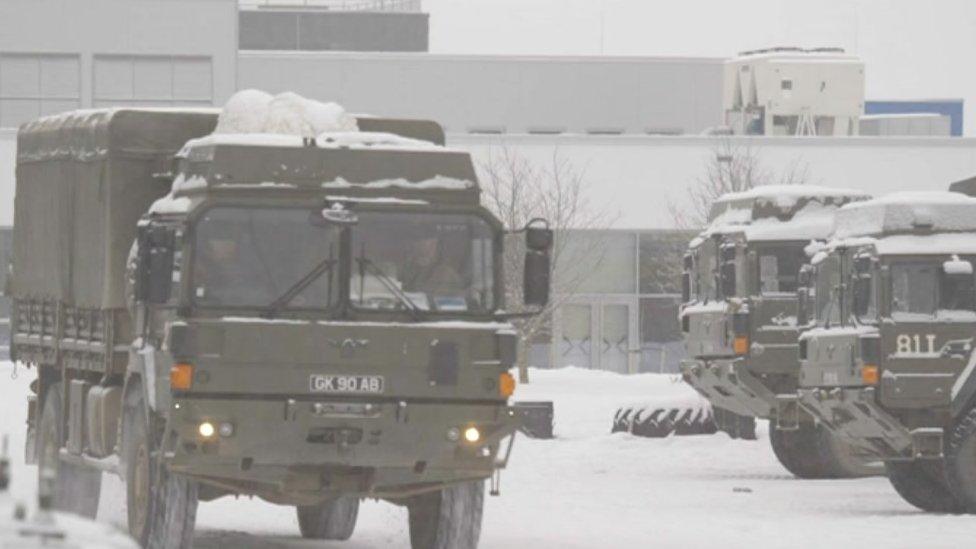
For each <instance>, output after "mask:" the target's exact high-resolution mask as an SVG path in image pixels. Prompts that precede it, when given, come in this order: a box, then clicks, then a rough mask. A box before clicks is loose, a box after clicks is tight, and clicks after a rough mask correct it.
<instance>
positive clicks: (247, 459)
mask: <svg viewBox="0 0 976 549" xmlns="http://www.w3.org/2000/svg"><path fill="white" fill-rule="evenodd" d="M280 98H281V96H279V98H275V101H278V99H280ZM284 99H285V100H286V101H285V103H286V105H285V106H284V108H281V109H278V111H279V113H280V112H284V113H285V114H286V115H287V114H288V113H292V114H294V112H296V109H294V108H291V107H290V106H289V105H287V99H288V98H287V97H286V98H284ZM291 99H292V100H293V101H292V103H295V102H296V101H297V103H296V104H298V106H299V107H300V108H298V109H297V110H298V111H301V109H303V108H305V107H307V105H305V104H304V103H302V101H305V102H307V100H301V101H298V100H295V98H294V96H293V97H292V98H291ZM241 104H243V105H244V107H245V112H243V113H242V112H237V113H236V114H235V115H236V116H238V117H243V118H244V119H247V115H248V112H247V108H248V101H243V102H241ZM266 106H267V105H265V107H266ZM275 109H276V107H275V105H274V104H272V108H271V109H270V111H269V112H270V113H271V114H269V116H273V115H274V111H275ZM265 110H268V109H265ZM313 110H314V109H313ZM265 114H267V113H265ZM224 116H228V117H229V118H230V117H231V116H230V114H229V113H228V109H227V108H225V109H224V111H223V112H222V113H218V111H212V112H208V111H192V110H150V109H110V110H94V111H77V112H72V113H66V114H63V115H59V116H54V117H48V118H43V119H40V120H37V121H35V122H32V123H28V124H26V125H24V126H23V127H21V129H20V131H19V134H18V146H17V155H18V160H17V183H16V185H17V186H16V205H15V225H14V262H13V273H12V276H13V278H12V281H11V288H12V296H13V318H12V323H11V330H12V335H13V338H12V355H13V357H14V358H15V359H16V360H17V361H20V362H21V363H25V364H28V365H30V366H32V367H34V368H36V371H37V380H36V381H35V382H34V384H33V385H32V390H33V394H31V395H30V397H29V416H30V422H29V433H28V437H29V441H28V445H27V449H26V450H27V453H28V454H29V457H32V458H35V459H36V461H37V462H38V463H39V465H40V467H39V469H40V470H41V471H42V473H41V475H42V478H43V477H44V475H50V474H51V472H54V478H55V479H56V480H55V484H56V486H55V490H54V496H53V497H54V500H55V505H56V507H58V508H60V509H66V510H70V511H74V512H77V513H81V514H87V515H93V514H94V512H95V510H96V509H97V505H98V500H99V489H100V488H99V486H100V478H101V474H102V473H103V472H110V473H116V474H118V475H120V476H121V477H122V479H123V480H124V483H125V485H126V496H127V509H128V527H129V530H130V532H131V534H132V535H133V536H134V537H135V538H136V539H137V540H138V541H139V543H140V544H141V545H142V546H151V547H171V548H182V547H188V546H189V545H190V544H191V543H192V533H193V528H194V520H195V513H196V508H197V502H198V501H209V500H213V499H215V498H219V497H222V496H227V495H237V494H242V495H252V496H257V497H260V498H263V499H265V500H267V501H270V502H273V503H277V504H283V505H290V506H295V508H296V510H297V515H298V521H299V525H300V527H301V533H302V535H303V536H304V537H306V538H316V539H337V540H341V539H347V538H349V537H350V535H351V534H352V533H353V529H354V527H355V524H356V518H357V513H358V508H359V502H360V499H361V498H366V497H369V498H378V499H384V500H388V501H391V502H394V503H397V504H400V505H404V506H406V507H407V508H408V510H409V532H410V541H411V545H412V547H414V548H424V549H428V548H440V549H446V548H449V547H450V548H473V547H475V546H476V545H477V543H478V537H479V533H480V526H481V517H482V508H483V498H484V484H485V481H486V480H487V479H495V478H496V475H497V474H498V472H499V470H500V468H502V467H504V465H505V463H506V461H507V459H508V455H509V452H510V450H511V444H512V442H513V439H514V433H515V431H516V428H517V424H518V420H517V417H516V414H515V413H514V411H513V409H512V408H510V407H509V406H508V398H509V396H510V395H511V394H512V392H513V390H514V384H515V382H514V380H513V379H512V376H511V375H510V374H509V369H510V367H511V366H512V364H513V362H514V361H515V357H516V345H517V344H518V341H517V336H516V333H515V332H514V331H513V329H512V326H511V324H510V323H509V322H508V319H511V314H506V313H504V312H503V311H504V307H505V304H504V299H503V296H504V295H505V294H504V288H503V287H502V280H503V277H502V269H503V265H502V257H503V254H502V244H503V239H504V236H505V234H506V232H505V230H504V228H503V226H502V224H501V223H500V222H499V220H498V219H497V218H496V217H495V216H493V215H492V214H491V213H490V212H489V211H487V210H486V209H485V208H484V207H482V206H481V204H480V201H479V186H478V183H477V177H476V175H475V170H474V167H473V165H472V161H471V158H470V156H469V155H468V154H467V153H465V152H460V151H455V150H451V149H448V148H445V147H443V146H442V145H443V139H444V135H443V130H442V129H441V128H440V126H438V125H437V124H436V123H433V122H426V121H408V120H390V119H379V118H366V117H358V118H354V119H353V122H354V123H355V127H356V128H357V130H356V131H339V132H331V133H321V134H316V135H314V136H308V135H304V136H303V135H270V134H266V133H251V134H240V133H221V132H220V131H218V132H216V133H214V130H215V126H217V127H218V128H219V125H220V124H222V123H223V121H222V117H224ZM230 125H231V126H232V125H233V124H230ZM282 126H283V127H285V128H286V129H287V126H288V124H283V125H282ZM299 126H301V124H299ZM306 126H309V127H314V124H306ZM272 129H274V130H275V131H281V130H282V127H277V128H272ZM259 131H260V129H259ZM524 237H525V242H526V254H525V255H526V262H525V265H524V275H525V277H524V280H525V288H524V296H525V297H524V302H525V304H526V305H528V306H529V307H528V309H532V308H533V307H532V306H539V305H542V304H544V303H545V302H546V300H547V299H548V291H549V249H550V246H551V242H552V233H551V231H550V230H549V229H548V228H546V227H545V226H544V224H541V223H536V224H531V226H529V227H526V228H524ZM515 305H518V304H515ZM516 308H519V307H516Z"/></svg>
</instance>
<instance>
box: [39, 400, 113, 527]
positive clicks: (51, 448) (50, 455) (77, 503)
mask: <svg viewBox="0 0 976 549" xmlns="http://www.w3.org/2000/svg"><path fill="white" fill-rule="evenodd" d="M63 412H64V403H63V402H62V401H61V383H60V382H59V383H54V384H52V385H51V386H50V387H48V390H47V396H46V397H45V398H44V409H43V410H42V411H41V421H40V426H39V428H38V435H37V436H38V449H37V450H38V451H37V456H38V461H37V464H38V467H37V472H38V486H44V483H45V482H47V481H48V480H46V479H45V476H46V475H51V478H50V479H49V480H50V482H51V484H50V489H51V492H52V493H51V504H52V506H53V507H54V508H55V509H58V510H61V511H65V512H68V513H74V514H77V515H81V516H83V517H87V518H92V519H93V518H95V515H97V514H98V497H99V495H100V493H101V490H102V472H101V471H98V470H96V469H91V468H88V467H83V466H80V465H74V464H71V463H64V462H62V461H61V458H60V453H61V448H62V447H63V446H64V440H65V433H64V425H65V418H64V415H63Z"/></svg>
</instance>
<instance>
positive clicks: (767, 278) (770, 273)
mask: <svg viewBox="0 0 976 549" xmlns="http://www.w3.org/2000/svg"><path fill="white" fill-rule="evenodd" d="M757 252H758V253H757V258H758V262H759V264H758V265H757V272H758V273H759V277H758V279H759V291H760V293H761V294H762V295H776V294H795V293H796V290H797V280H798V277H799V273H800V266H801V265H803V261H804V258H805V256H804V253H803V246H799V245H793V246H767V247H762V248H759V250H757Z"/></svg>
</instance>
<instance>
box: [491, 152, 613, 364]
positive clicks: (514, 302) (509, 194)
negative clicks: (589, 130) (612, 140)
mask: <svg viewBox="0 0 976 549" xmlns="http://www.w3.org/2000/svg"><path fill="white" fill-rule="evenodd" d="M480 169H481V173H482V178H481V179H482V185H483V190H482V201H483V203H484V205H485V207H487V208H488V209H489V210H491V211H492V212H493V213H494V214H495V215H497V216H498V218H499V219H501V221H502V223H504V225H505V228H506V229H508V230H510V231H515V230H518V229H521V228H523V227H525V226H526V224H527V223H529V222H530V221H532V220H533V219H536V218H542V219H545V220H547V221H548V222H549V223H550V227H551V228H553V229H555V230H556V239H555V243H554V245H553V250H552V266H553V267H554V268H555V267H556V266H557V265H577V266H579V265H589V266H592V267H595V266H596V265H598V264H599V262H600V261H601V260H602V259H603V247H602V246H592V247H590V249H588V250H585V251H584V250H579V248H578V247H573V246H568V245H567V243H568V240H567V239H566V238H564V237H563V235H564V234H565V231H572V230H583V229H605V228H608V227H609V226H610V225H611V223H612V221H613V217H612V216H611V215H609V214H607V212H606V211H605V210H603V209H601V208H598V207H595V206H594V204H593V203H592V201H591V199H590V192H589V191H590V188H589V186H588V184H587V181H586V178H585V173H584V172H583V171H582V170H580V169H578V168H576V167H575V166H573V165H572V164H571V163H570V162H569V161H568V160H566V159H565V158H563V157H562V156H560V154H559V151H558V150H555V149H554V150H553V152H552V155H551V156H550V157H549V158H548V160H547V161H546V162H545V163H544V164H543V163H540V164H536V163H534V162H532V161H530V160H529V159H528V158H526V157H525V156H523V155H522V154H520V153H518V152H517V151H515V150H513V149H510V148H508V147H504V146H503V147H500V148H494V149H491V150H489V153H488V159H487V161H485V162H484V163H482V164H481V166H480ZM524 259H525V241H524V238H523V235H522V234H510V235H509V238H508V239H507V240H506V242H505V290H506V296H505V297H506V302H507V306H508V307H509V309H510V312H518V310H517V308H518V307H520V306H521V304H522V303H523V299H522V268H523V265H524ZM593 271H594V269H593V268H575V269H572V270H571V272H567V270H565V269H560V271H559V273H558V275H559V276H553V277H552V289H551V291H550V300H549V304H548V305H547V306H546V307H545V308H544V309H543V310H542V312H541V313H540V314H539V315H537V316H532V317H527V318H519V319H516V320H514V321H513V323H514V324H515V326H516V329H517V330H518V331H519V337H520V339H521V343H522V344H521V345H519V349H520V351H519V357H518V368H519V378H520V381H521V382H522V383H528V381H529V379H528V348H529V346H530V345H531V344H532V342H533V341H535V340H536V339H537V338H538V337H539V336H541V335H544V334H545V332H546V331H547V330H549V329H550V327H551V319H552V313H553V311H554V310H556V309H558V308H559V306H560V305H561V304H562V303H564V302H565V301H566V299H568V298H569V297H571V296H572V294H573V293H574V292H575V290H576V289H578V288H579V287H580V284H582V283H583V282H584V281H585V279H586V277H587V276H590V275H591V274H592V272H593Z"/></svg>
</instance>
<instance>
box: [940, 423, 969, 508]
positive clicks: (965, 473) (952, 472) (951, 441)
mask: <svg viewBox="0 0 976 549" xmlns="http://www.w3.org/2000/svg"><path fill="white" fill-rule="evenodd" d="M945 473H946V480H947V481H948V485H949V490H950V491H951V492H952V495H953V496H955V498H956V500H957V501H959V502H960V503H961V504H962V506H963V507H964V509H965V511H966V512H967V513H976V408H974V409H972V410H970V411H969V413H967V414H966V415H964V416H962V418H961V419H960V420H959V421H958V422H956V425H955V426H954V427H953V429H952V431H951V432H950V433H949V436H948V437H947V440H946V448H945Z"/></svg>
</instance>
